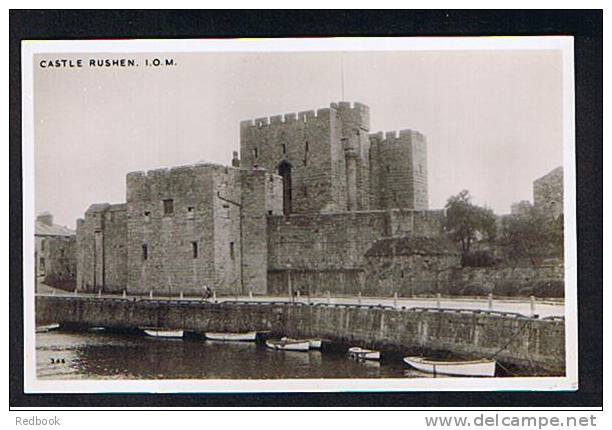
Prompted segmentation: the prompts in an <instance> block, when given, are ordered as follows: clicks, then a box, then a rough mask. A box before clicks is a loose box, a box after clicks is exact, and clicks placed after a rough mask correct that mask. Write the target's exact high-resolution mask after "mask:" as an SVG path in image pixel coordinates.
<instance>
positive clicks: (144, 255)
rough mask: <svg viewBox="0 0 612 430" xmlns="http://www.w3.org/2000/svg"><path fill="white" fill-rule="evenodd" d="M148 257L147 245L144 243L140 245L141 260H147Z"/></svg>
mask: <svg viewBox="0 0 612 430" xmlns="http://www.w3.org/2000/svg"><path fill="white" fill-rule="evenodd" d="M148 259H149V247H148V246H147V245H146V244H144V245H142V260H143V261H145V260H148Z"/></svg>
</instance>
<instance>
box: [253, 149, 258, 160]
mask: <svg viewBox="0 0 612 430" xmlns="http://www.w3.org/2000/svg"><path fill="white" fill-rule="evenodd" d="M257 155H258V153H257V148H253V157H254V158H257Z"/></svg>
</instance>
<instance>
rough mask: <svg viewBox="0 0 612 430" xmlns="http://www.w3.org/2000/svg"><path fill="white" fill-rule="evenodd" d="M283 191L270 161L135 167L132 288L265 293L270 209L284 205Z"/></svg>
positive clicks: (130, 201) (130, 187)
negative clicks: (246, 165) (245, 165)
mask: <svg viewBox="0 0 612 430" xmlns="http://www.w3.org/2000/svg"><path fill="white" fill-rule="evenodd" d="M279 199H282V185H281V178H280V177H278V176H277V175H270V174H268V173H267V172H266V170H265V169H255V170H248V169H241V168H234V167H224V166H218V165H212V164H199V165H194V166H183V167H177V168H173V169H169V170H167V169H160V170H153V171H149V172H148V173H146V174H145V173H144V172H135V173H130V174H128V177H127V206H128V215H129V216H128V243H129V249H128V259H127V261H128V268H129V278H128V291H129V292H131V293H136V294H146V293H149V291H153V293H154V294H163V295H176V294H177V293H180V292H183V294H185V295H200V294H202V291H203V286H204V285H206V286H208V287H210V288H213V289H214V290H216V292H217V293H218V294H220V295H223V294H246V293H248V292H249V291H252V292H254V293H260V294H263V293H265V292H266V280H267V279H266V278H267V276H266V267H267V247H266V244H267V238H266V230H267V223H266V216H267V215H268V214H272V215H279V214H280V213H282V208H281V200H279ZM170 201H171V203H170ZM170 206H171V207H172V210H171V211H169V207H170ZM144 247H146V252H145V248H144ZM145 253H146V258H145Z"/></svg>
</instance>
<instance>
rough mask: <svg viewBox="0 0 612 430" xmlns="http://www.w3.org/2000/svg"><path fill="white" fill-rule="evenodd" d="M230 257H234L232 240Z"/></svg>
mask: <svg viewBox="0 0 612 430" xmlns="http://www.w3.org/2000/svg"><path fill="white" fill-rule="evenodd" d="M230 258H231V259H232V260H233V259H234V242H230Z"/></svg>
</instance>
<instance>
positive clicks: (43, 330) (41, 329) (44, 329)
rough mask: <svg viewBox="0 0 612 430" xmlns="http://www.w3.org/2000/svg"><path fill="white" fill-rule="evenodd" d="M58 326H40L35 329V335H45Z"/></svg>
mask: <svg viewBox="0 0 612 430" xmlns="http://www.w3.org/2000/svg"><path fill="white" fill-rule="evenodd" d="M59 326H60V325H59V324H48V325H41V326H38V327H36V333H47V332H48V331H53V330H57V329H58V328H59Z"/></svg>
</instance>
